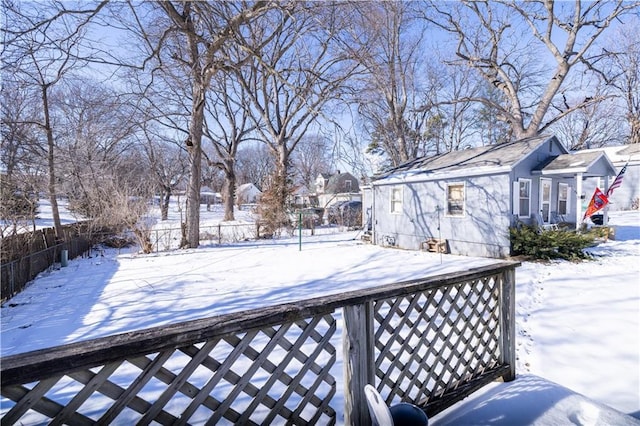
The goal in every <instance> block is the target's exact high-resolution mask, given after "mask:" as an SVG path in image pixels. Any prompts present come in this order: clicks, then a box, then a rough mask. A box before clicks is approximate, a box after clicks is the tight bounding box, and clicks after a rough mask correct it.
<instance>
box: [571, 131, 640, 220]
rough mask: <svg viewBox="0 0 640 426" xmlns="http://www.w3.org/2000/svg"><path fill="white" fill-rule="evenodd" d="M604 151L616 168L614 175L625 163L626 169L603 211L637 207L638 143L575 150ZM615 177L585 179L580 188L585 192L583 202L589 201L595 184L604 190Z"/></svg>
mask: <svg viewBox="0 0 640 426" xmlns="http://www.w3.org/2000/svg"><path fill="white" fill-rule="evenodd" d="M588 152H604V153H606V154H607V157H609V158H610V159H611V162H612V163H613V165H614V166H615V168H616V175H617V173H620V170H622V168H623V167H624V166H625V165H626V166H627V170H626V171H625V174H624V177H623V183H622V186H620V187H619V188H616V189H615V190H614V191H613V194H611V196H610V197H609V204H608V205H607V209H605V211H607V210H608V211H618V210H631V209H637V208H638V204H639V202H640V144H637V143H636V144H630V145H618V146H608V147H603V148H594V149H588V150H581V151H577V153H588ZM614 179H615V177H610V179H609V180H608V181H605V179H604V177H598V178H589V179H586V180H585V182H584V184H583V187H582V190H583V192H584V194H585V200H586V201H585V203H584V205H583V209H584V208H586V203H588V202H589V200H590V198H591V196H592V195H593V191H594V190H595V188H596V186H597V187H598V188H600V189H601V190H603V191H604V192H606V189H608V188H609V186H611V184H612V183H613V180H614Z"/></svg>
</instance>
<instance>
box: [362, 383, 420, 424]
mask: <svg viewBox="0 0 640 426" xmlns="http://www.w3.org/2000/svg"><path fill="white" fill-rule="evenodd" d="M364 393H365V395H366V397H367V405H368V406H369V414H370V415H371V421H372V423H373V426H428V425H429V419H428V418H427V415H426V414H425V412H424V411H422V409H421V408H420V407H417V406H415V405H413V404H409V403H408V402H401V403H399V404H397V405H394V406H392V407H391V408H389V407H387V404H385V402H384V400H383V399H382V397H381V396H380V394H379V393H378V391H377V389H376V388H374V387H373V386H371V385H365V387H364Z"/></svg>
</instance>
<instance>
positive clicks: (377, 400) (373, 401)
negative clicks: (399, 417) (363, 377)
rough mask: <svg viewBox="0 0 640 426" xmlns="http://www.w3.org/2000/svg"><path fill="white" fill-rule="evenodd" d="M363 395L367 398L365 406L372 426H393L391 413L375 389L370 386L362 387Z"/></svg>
mask: <svg viewBox="0 0 640 426" xmlns="http://www.w3.org/2000/svg"><path fill="white" fill-rule="evenodd" d="M364 394H365V395H366V396H367V405H368V406H369V414H370V415H371V422H372V424H373V426H393V417H391V411H389V407H387V404H386V403H385V402H384V400H383V399H382V397H381V396H380V394H379V393H378V391H377V390H376V388H374V387H373V386H371V385H365V386H364Z"/></svg>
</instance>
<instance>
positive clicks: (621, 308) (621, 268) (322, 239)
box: [0, 212, 640, 424]
mask: <svg viewBox="0 0 640 426" xmlns="http://www.w3.org/2000/svg"><path fill="white" fill-rule="evenodd" d="M610 222H611V224H612V225H616V226H617V227H618V228H617V232H616V238H617V239H616V241H609V242H607V243H604V244H601V245H599V246H598V247H596V248H594V249H593V250H592V251H593V253H594V254H595V255H596V256H597V259H596V260H594V261H589V262H580V263H568V262H556V263H551V264H540V263H529V262H525V263H524V264H523V265H522V266H521V267H520V268H518V269H517V270H516V281H517V289H516V313H517V324H516V326H517V342H516V344H517V358H518V364H517V372H518V374H519V375H523V377H530V376H528V375H529V374H531V375H536V376H541V377H544V378H545V379H548V380H551V381H552V382H556V383H558V384H560V385H562V386H565V387H567V388H569V389H571V390H573V391H576V392H579V393H581V394H583V395H585V396H587V397H590V398H593V399H594V400H596V401H598V402H600V403H603V404H606V405H609V406H611V407H613V408H614V409H616V410H619V411H621V412H624V413H629V414H632V415H634V416H635V417H637V418H640V282H639V278H640V262H638V260H639V259H640V257H639V255H640V214H639V213H638V212H623V213H612V214H611V220H610ZM492 262H493V261H492V260H490V259H480V258H466V257H459V256H451V255H442V256H441V255H438V254H433V253H423V252H410V251H402V250H394V249H385V248H380V247H375V246H371V245H366V244H362V243H361V242H360V241H359V238H358V233H357V232H347V233H341V234H332V235H324V236H314V237H309V236H305V237H304V238H303V243H302V250H299V246H298V240H297V238H296V237H294V238H290V239H282V240H273V241H259V242H246V243H237V244H232V245H224V246H219V247H215V246H209V247H201V248H199V249H194V250H182V251H172V252H165V253H158V254H151V255H139V254H137V253H135V252H133V251H130V252H124V251H123V252H121V253H120V254H118V253H117V252H116V251H115V250H108V251H106V252H105V253H104V256H97V257H92V258H85V259H77V260H73V261H71V262H70V263H69V266H68V267H66V268H61V269H59V270H54V271H51V272H49V273H46V274H42V275H41V276H40V277H39V278H38V279H36V280H35V281H34V283H33V284H32V285H31V286H29V287H28V288H27V289H26V290H25V291H24V292H23V293H21V294H19V295H17V296H16V297H14V298H13V299H12V300H10V301H9V302H8V303H5V304H4V305H3V307H2V309H1V311H0V312H1V314H2V318H1V324H2V331H1V338H2V340H1V345H2V346H1V354H2V356H6V355H9V354H15V353H21V352H26V351H31V350H35V349H39V348H45V347H51V346H55V345H60V344H65V343H70V342H76V341H80V340H85V339H91V338H95V337H101V336H107V335H111V334H115V333H120V332H125V331H131V330H137V329H142V328H147V327H152V326H157V325H163V324H169V323H175V322H180V321H185V320H189V319H196V318H203V317H207V316H211V315H218V314H221V313H227V312H233V311H239V310H245V309H251V308H256V307H260V306H265V305H270V304H279V303H284V302H287V301H291V300H296V299H304V298H310V297H315V296H320V295H327V294H330V293H339V292H343V291H347V290H355V289H359V288H365V287H370V286H378V285H382V284H387V283H391V282H396V281H402V280H407V279H413V278H418V277H424V276H428V275H435V274H441V273H446V272H450V271H455V270H459V269H460V268H470V267H474V266H480V265H486V264H489V263H492ZM337 334H338V337H339V334H340V333H337ZM338 374H339V372H338ZM525 375H526V376H525ZM516 382H517V381H516ZM340 391H341V389H339V392H340ZM518 392H519V393H521V394H523V393H524V394H527V395H529V396H530V398H533V399H534V400H535V399H536V398H540V397H541V396H540V393H539V392H538V393H537V394H536V393H535V392H531V393H528V392H530V390H528V389H527V388H526V387H521V388H520V389H519V390H518ZM533 405H534V404H533V403H532V406H533ZM536 415H537V416H538V417H537V418H540V416H541V414H540V413H538V414H536ZM339 418H340V417H339ZM565 420H569V418H568V417H567V418H566V419H565ZM539 424H544V422H543V423H539ZM546 424H557V423H555V422H553V423H552V422H550V423H546Z"/></svg>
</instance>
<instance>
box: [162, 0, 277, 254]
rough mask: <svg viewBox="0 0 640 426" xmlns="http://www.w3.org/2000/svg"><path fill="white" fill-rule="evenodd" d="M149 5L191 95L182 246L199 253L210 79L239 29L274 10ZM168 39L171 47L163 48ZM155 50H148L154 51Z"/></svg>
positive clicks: (264, 6) (265, 5)
mask: <svg viewBox="0 0 640 426" xmlns="http://www.w3.org/2000/svg"><path fill="white" fill-rule="evenodd" d="M153 5H154V6H155V7H157V8H159V9H160V10H162V11H163V12H164V13H165V14H166V17H167V18H168V19H169V21H170V22H171V24H170V25H169V26H168V27H167V28H166V29H164V30H163V31H164V32H163V34H161V35H160V37H159V38H158V40H159V43H160V44H161V45H162V46H163V47H165V48H166V49H168V52H166V53H167V55H166V58H165V59H167V60H172V61H173V62H174V63H176V64H179V65H181V66H182V67H183V69H184V70H185V74H186V76H187V80H186V81H188V82H189V84H190V89H191V90H190V100H191V105H190V110H189V117H190V118H189V124H188V129H189V135H188V137H187V138H186V140H185V142H184V145H185V147H186V149H187V152H188V153H189V163H190V172H189V182H188V184H187V214H186V241H184V242H183V246H187V247H192V248H193V247H198V245H199V240H200V186H201V182H202V136H203V129H204V117H205V105H206V97H207V91H208V90H209V88H210V84H211V79H212V78H213V77H214V76H215V75H216V74H217V73H218V72H220V71H224V70H226V69H227V68H228V67H229V66H230V64H229V62H228V61H227V58H226V57H225V56H224V55H223V48H224V47H225V45H226V44H228V43H229V42H230V40H231V39H232V37H233V36H234V34H236V33H238V32H241V31H242V30H241V27H242V26H243V25H246V24H247V23H249V22H250V21H252V20H253V19H255V18H256V17H259V16H260V15H262V14H263V13H265V12H266V11H267V10H269V9H271V8H272V7H275V4H273V3H271V2H267V1H258V2H254V3H251V4H247V3H236V2H185V1H163V2H158V3H154V4H153ZM172 38H173V41H174V42H173V43H165V42H166V41H170V40H171V39H172ZM181 44H183V45H184V46H185V48H184V49H179V47H180V45H181ZM153 46H156V45H153ZM153 46H152V50H154V49H155V47H153ZM159 50H160V49H159V48H158V51H159ZM161 61H162V60H161Z"/></svg>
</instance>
